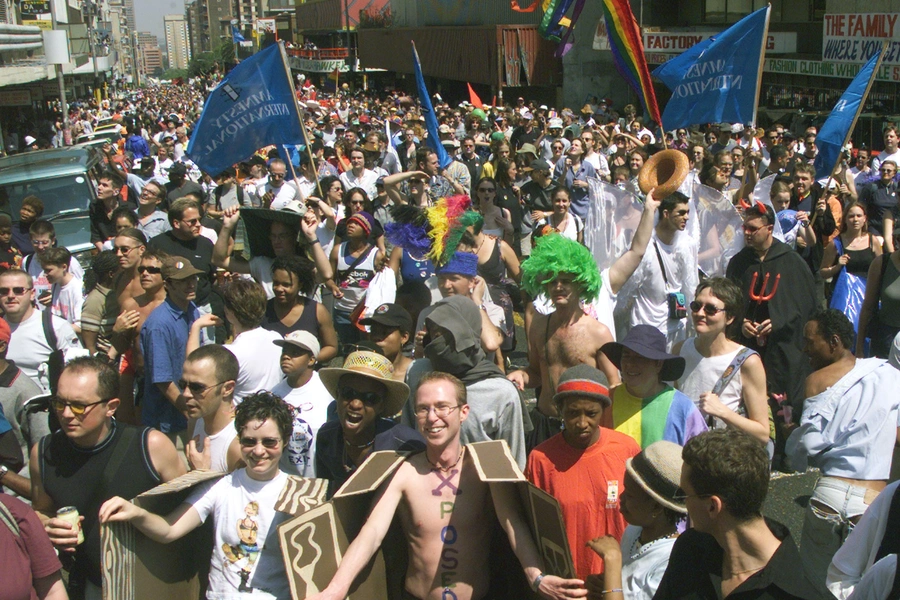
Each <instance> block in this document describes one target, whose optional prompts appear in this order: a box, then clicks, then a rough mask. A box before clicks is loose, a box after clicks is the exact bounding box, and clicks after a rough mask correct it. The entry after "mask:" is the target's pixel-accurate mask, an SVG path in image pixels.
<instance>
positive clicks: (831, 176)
mask: <svg viewBox="0 0 900 600" xmlns="http://www.w3.org/2000/svg"><path fill="white" fill-rule="evenodd" d="M887 45H888V42H886V41H885V42H882V43H881V50H880V51H879V53H878V60H877V61H876V62H875V68H874V69H872V74H871V75H870V76H869V83H867V84H866V91H865V92H863V95H862V98H861V99H860V101H859V108H857V109H856V114H854V115H853V120H852V121H850V127H849V129H847V133H846V134H845V135H844V141H843V143H841V149H843V148H846V147H847V144H848V143H850V138H851V137H853V128H854V127H856V121H857V120H859V115H860V114H861V113H862V111H863V108H864V107H865V105H866V98H868V97H869V91H870V90H871V89H872V84H873V83H875V76H876V75H878V69H880V68H881V61H882V60H884V51H885V50H886V49H887ZM840 161H841V153H840V152H838V155H837V158H836V159H835V161H834V164H833V165H831V170H830V171H829V172H828V181H827V182H826V183H825V193H826V194H827V193H828V188H829V187H830V186H831V182H832V181H833V180H834V170H835V168H836V167H837V166H838V163H839V162H840ZM818 214H819V213H815V214H813V216H812V218H811V219H810V221H809V224H810V226H812V224H813V223H815V222H816V217H817V216H818Z"/></svg>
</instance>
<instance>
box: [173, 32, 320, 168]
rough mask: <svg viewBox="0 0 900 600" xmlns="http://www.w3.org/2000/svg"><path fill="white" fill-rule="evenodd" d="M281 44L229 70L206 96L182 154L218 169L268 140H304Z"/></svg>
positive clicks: (228, 165)
mask: <svg viewBox="0 0 900 600" xmlns="http://www.w3.org/2000/svg"><path fill="white" fill-rule="evenodd" d="M287 73H288V71H287V65H286V64H285V60H284V55H283V53H282V51H281V44H273V45H271V46H269V47H268V48H266V49H265V50H263V51H261V52H257V53H256V54H254V55H253V56H252V57H250V58H248V59H247V60H244V61H242V62H241V64H240V65H238V66H237V67H235V68H234V69H232V71H231V73H229V74H228V77H226V78H225V79H224V80H222V83H220V84H219V85H218V87H216V89H215V90H213V92H212V93H211V94H210V95H209V98H207V100H206V106H204V107H203V114H202V115H200V121H199V122H198V123H197V131H196V132H195V134H194V135H193V136H192V137H191V142H190V144H189V145H188V149H187V153H188V156H190V158H191V160H193V161H194V162H195V163H196V164H197V166H198V167H200V168H201V169H202V170H204V171H206V172H207V173H221V172H222V171H224V170H225V169H227V168H229V167H231V166H232V165H234V164H235V163H238V162H241V161H243V160H246V159H247V158H249V157H250V156H252V155H253V153H254V152H256V149H257V148H262V147H264V146H268V145H271V144H295V143H297V142H298V141H299V140H302V139H303V132H302V130H301V129H300V115H299V113H298V111H297V102H296V101H295V100H294V96H293V92H292V91H291V82H290V80H289V79H288V75H287Z"/></svg>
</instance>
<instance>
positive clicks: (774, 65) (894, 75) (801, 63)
mask: <svg viewBox="0 0 900 600" xmlns="http://www.w3.org/2000/svg"><path fill="white" fill-rule="evenodd" d="M860 68H862V65H848V64H845V63H833V62H822V61H818V60H798V59H790V58H788V59H785V58H767V59H766V60H765V62H764V63H763V72H765V73H787V74H790V75H815V76H818V77H838V78H840V79H853V78H854V77H856V74H857V73H859V70H860ZM875 81H892V82H900V65H885V64H884V62H883V61H882V64H881V68H880V69H878V72H877V73H875Z"/></svg>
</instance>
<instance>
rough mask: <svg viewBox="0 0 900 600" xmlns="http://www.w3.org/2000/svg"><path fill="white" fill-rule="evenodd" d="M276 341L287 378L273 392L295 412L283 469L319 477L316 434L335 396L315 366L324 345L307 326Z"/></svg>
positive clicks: (282, 460) (282, 367)
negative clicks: (321, 345)
mask: <svg viewBox="0 0 900 600" xmlns="http://www.w3.org/2000/svg"><path fill="white" fill-rule="evenodd" d="M274 343H275V345H276V346H280V347H281V371H282V373H284V374H285V379H284V381H282V382H281V383H279V384H278V385H276V386H275V387H274V388H272V393H273V394H275V395H276V396H281V398H283V399H284V401H285V402H287V403H288V404H290V405H291V406H292V407H293V411H291V412H292V413H293V416H294V418H293V432H292V433H291V439H290V440H289V441H288V444H287V448H285V452H284V454H282V455H281V470H282V471H285V472H286V473H289V474H291V475H299V476H301V477H315V476H316V475H315V464H316V463H315V458H316V454H315V452H316V436H317V435H318V433H319V429H320V428H321V427H322V425H324V424H325V421H327V420H328V405H329V404H331V402H332V400H334V398H332V396H331V394H329V393H328V390H327V389H326V388H325V386H324V385H322V380H321V379H319V374H318V373H317V372H316V371H315V370H314V369H313V366H314V365H315V364H316V357H317V356H318V355H319V352H320V351H321V347H320V346H319V341H318V340H317V339H316V336H314V335H313V334H311V333H310V332H308V331H303V330H300V331H291V332H290V333H288V334H287V336H285V338H284V340H275V342H274Z"/></svg>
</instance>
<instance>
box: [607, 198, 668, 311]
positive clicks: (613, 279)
mask: <svg viewBox="0 0 900 600" xmlns="http://www.w3.org/2000/svg"><path fill="white" fill-rule="evenodd" d="M653 192H654V190H650V192H649V193H648V194H647V197H646V198H645V199H644V212H643V213H642V214H641V221H640V223H638V226H637V229H636V230H635V232H634V238H632V240H631V247H630V248H628V250H626V251H625V254H623V255H622V256H620V257H619V258H617V259H616V262H614V263H613V264H612V266H611V267H610V268H609V287H610V289H611V290H612V292H613V294H618V293H619V290H621V289H622V286H623V285H625V282H626V281H628V278H629V277H631V276H632V275H633V274H634V272H635V271H636V270H637V268H638V266H639V265H640V264H641V261H642V260H643V259H644V253H645V252H647V247H648V246H649V245H650V238H651V236H652V235H653V217H654V216H655V214H656V211H657V209H658V208H659V200H657V199H656V198H654V197H653Z"/></svg>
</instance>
